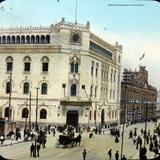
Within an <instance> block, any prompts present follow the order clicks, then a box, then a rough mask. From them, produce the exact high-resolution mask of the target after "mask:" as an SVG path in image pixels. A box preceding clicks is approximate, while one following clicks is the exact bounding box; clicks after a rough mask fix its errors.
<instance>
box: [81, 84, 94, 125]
mask: <svg viewBox="0 0 160 160" xmlns="http://www.w3.org/2000/svg"><path fill="white" fill-rule="evenodd" d="M85 88H86V86H85V85H82V89H83V90H84V92H85V94H86V96H87V98H88V100H89V109H88V127H89V119H90V115H89V114H90V107H91V96H90V97H89V96H88V94H87V92H86V89H85ZM95 123H96V122H95Z"/></svg>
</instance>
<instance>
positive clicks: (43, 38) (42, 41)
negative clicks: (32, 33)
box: [41, 35, 45, 43]
mask: <svg viewBox="0 0 160 160" xmlns="http://www.w3.org/2000/svg"><path fill="white" fill-rule="evenodd" d="M41 43H45V37H44V35H42V36H41Z"/></svg>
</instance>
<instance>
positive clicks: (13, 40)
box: [12, 36, 16, 44]
mask: <svg viewBox="0 0 160 160" xmlns="http://www.w3.org/2000/svg"><path fill="white" fill-rule="evenodd" d="M12 43H13V44H15V43H16V38H15V36H12Z"/></svg>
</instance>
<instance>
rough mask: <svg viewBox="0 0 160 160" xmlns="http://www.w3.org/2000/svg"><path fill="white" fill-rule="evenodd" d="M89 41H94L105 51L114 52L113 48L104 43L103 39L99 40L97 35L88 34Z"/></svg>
mask: <svg viewBox="0 0 160 160" xmlns="http://www.w3.org/2000/svg"><path fill="white" fill-rule="evenodd" d="M90 39H91V40H93V41H95V42H97V43H98V44H100V45H102V46H103V47H105V48H106V49H109V50H110V51H112V52H115V51H116V49H115V47H114V46H112V45H111V44H109V43H107V42H106V41H104V40H103V39H101V38H99V37H98V36H97V35H95V34H93V33H91V34H90Z"/></svg>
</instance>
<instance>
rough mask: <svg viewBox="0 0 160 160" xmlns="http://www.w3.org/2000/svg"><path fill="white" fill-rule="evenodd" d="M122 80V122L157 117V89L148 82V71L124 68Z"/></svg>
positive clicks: (142, 68) (141, 68)
mask: <svg viewBox="0 0 160 160" xmlns="http://www.w3.org/2000/svg"><path fill="white" fill-rule="evenodd" d="M123 75H124V77H123V81H122V82H121V117H120V119H121V122H123V121H130V122H138V121H139V122H140V121H145V120H146V118H148V119H154V118H155V117H156V104H157V89H156V88H154V87H153V86H151V85H150V84H149V83H148V71H146V69H145V66H140V68H139V71H138V72H137V71H131V70H126V69H125V70H124V72H123Z"/></svg>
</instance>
